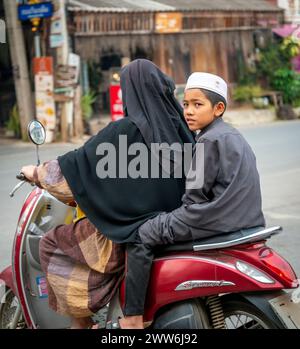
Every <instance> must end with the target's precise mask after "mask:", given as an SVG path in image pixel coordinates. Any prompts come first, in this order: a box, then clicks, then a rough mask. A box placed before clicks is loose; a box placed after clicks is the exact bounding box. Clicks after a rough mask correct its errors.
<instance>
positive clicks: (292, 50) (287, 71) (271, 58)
mask: <svg viewBox="0 0 300 349" xmlns="http://www.w3.org/2000/svg"><path fill="white" fill-rule="evenodd" d="M299 51H300V45H299V41H298V40H295V39H293V38H291V37H288V38H285V39H284V40H283V41H282V42H273V43H272V44H270V45H269V46H268V47H266V48H265V49H263V50H262V51H261V53H260V59H259V61H258V65H257V66H258V69H257V75H258V77H260V78H263V79H264V78H266V79H267V82H268V84H269V86H270V87H271V88H272V89H275V90H277V91H281V92H282V94H283V100H284V103H288V104H292V105H295V104H297V103H298V102H297V100H298V99H299V96H300V75H299V74H298V73H296V72H295V71H294V70H293V68H292V58H293V57H295V56H296V55H297V54H299Z"/></svg>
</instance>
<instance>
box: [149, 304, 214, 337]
mask: <svg viewBox="0 0 300 349" xmlns="http://www.w3.org/2000/svg"><path fill="white" fill-rule="evenodd" d="M209 326H210V325H209V320H208V317H207V312H206V309H205V307H204V306H203V304H202V302H200V301H199V300H195V299H193V300H186V301H182V302H178V303H174V304H170V305H169V306H166V307H165V308H164V309H162V311H161V313H160V315H159V316H158V317H157V318H156V319H155V320H154V323H153V324H152V329H155V330H156V329H168V330H176V329H206V328H209Z"/></svg>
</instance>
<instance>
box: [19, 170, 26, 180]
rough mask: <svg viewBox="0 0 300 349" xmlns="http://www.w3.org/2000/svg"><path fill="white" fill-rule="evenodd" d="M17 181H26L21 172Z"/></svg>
mask: <svg viewBox="0 0 300 349" xmlns="http://www.w3.org/2000/svg"><path fill="white" fill-rule="evenodd" d="M17 179H19V180H20V181H26V177H25V175H24V173H22V172H21V173H20V174H18V175H17Z"/></svg>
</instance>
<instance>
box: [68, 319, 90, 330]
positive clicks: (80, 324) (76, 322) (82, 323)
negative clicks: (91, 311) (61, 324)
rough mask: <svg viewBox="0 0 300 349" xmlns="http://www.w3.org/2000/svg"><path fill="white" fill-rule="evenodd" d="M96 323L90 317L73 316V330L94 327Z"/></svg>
mask: <svg viewBox="0 0 300 349" xmlns="http://www.w3.org/2000/svg"><path fill="white" fill-rule="evenodd" d="M93 325H94V322H93V320H92V319H91V318H90V317H83V318H72V325H71V330H85V329H89V328H92V327H93Z"/></svg>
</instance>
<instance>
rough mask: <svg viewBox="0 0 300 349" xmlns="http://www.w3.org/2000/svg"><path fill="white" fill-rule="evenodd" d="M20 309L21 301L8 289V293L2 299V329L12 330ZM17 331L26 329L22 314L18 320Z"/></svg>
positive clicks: (0, 315)
mask: <svg viewBox="0 0 300 349" xmlns="http://www.w3.org/2000/svg"><path fill="white" fill-rule="evenodd" d="M18 307H19V300H18V298H17V297H16V295H15V294H14V293H13V291H12V290H11V289H10V288H7V289H6V292H5V294H4V296H3V298H2V299H1V303H0V329H12V322H13V319H14V317H15V316H16V313H17V311H18ZM13 327H15V328H16V329H23V328H26V324H25V321H24V319H23V316H22V313H21V315H20V316H19V318H18V319H17V320H16V326H13Z"/></svg>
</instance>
